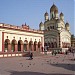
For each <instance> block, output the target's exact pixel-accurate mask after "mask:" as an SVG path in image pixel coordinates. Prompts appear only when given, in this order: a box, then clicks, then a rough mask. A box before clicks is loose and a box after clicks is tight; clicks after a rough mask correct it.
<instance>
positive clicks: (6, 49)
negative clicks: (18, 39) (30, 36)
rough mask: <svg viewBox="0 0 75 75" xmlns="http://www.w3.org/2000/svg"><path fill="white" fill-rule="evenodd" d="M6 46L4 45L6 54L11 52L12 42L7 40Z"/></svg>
mask: <svg viewBox="0 0 75 75" xmlns="http://www.w3.org/2000/svg"><path fill="white" fill-rule="evenodd" d="M4 43H5V45H4V52H8V51H9V50H10V47H9V46H10V40H9V39H6V40H5V42H4Z"/></svg>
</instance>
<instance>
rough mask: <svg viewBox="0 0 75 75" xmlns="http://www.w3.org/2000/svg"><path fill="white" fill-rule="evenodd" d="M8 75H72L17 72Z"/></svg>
mask: <svg viewBox="0 0 75 75" xmlns="http://www.w3.org/2000/svg"><path fill="white" fill-rule="evenodd" d="M10 73H11V74H10V75H73V74H45V73H39V72H27V71H24V72H18V71H11V72H10Z"/></svg>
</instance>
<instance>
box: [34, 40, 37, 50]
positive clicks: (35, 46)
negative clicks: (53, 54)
mask: <svg viewBox="0 0 75 75" xmlns="http://www.w3.org/2000/svg"><path fill="white" fill-rule="evenodd" d="M36 50H37V41H36V40H35V41H34V51H36Z"/></svg>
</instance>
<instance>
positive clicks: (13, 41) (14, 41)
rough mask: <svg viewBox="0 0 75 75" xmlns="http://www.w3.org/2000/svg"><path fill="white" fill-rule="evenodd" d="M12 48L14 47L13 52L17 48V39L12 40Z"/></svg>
mask: <svg viewBox="0 0 75 75" xmlns="http://www.w3.org/2000/svg"><path fill="white" fill-rule="evenodd" d="M11 48H12V52H14V51H16V50H17V41H16V40H15V39H13V40H12V43H11Z"/></svg>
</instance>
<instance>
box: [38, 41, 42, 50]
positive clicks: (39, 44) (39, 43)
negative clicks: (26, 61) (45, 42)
mask: <svg viewBox="0 0 75 75" xmlns="http://www.w3.org/2000/svg"><path fill="white" fill-rule="evenodd" d="M41 48H42V43H41V42H40V41H39V42H38V49H39V51H42V49H41Z"/></svg>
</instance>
